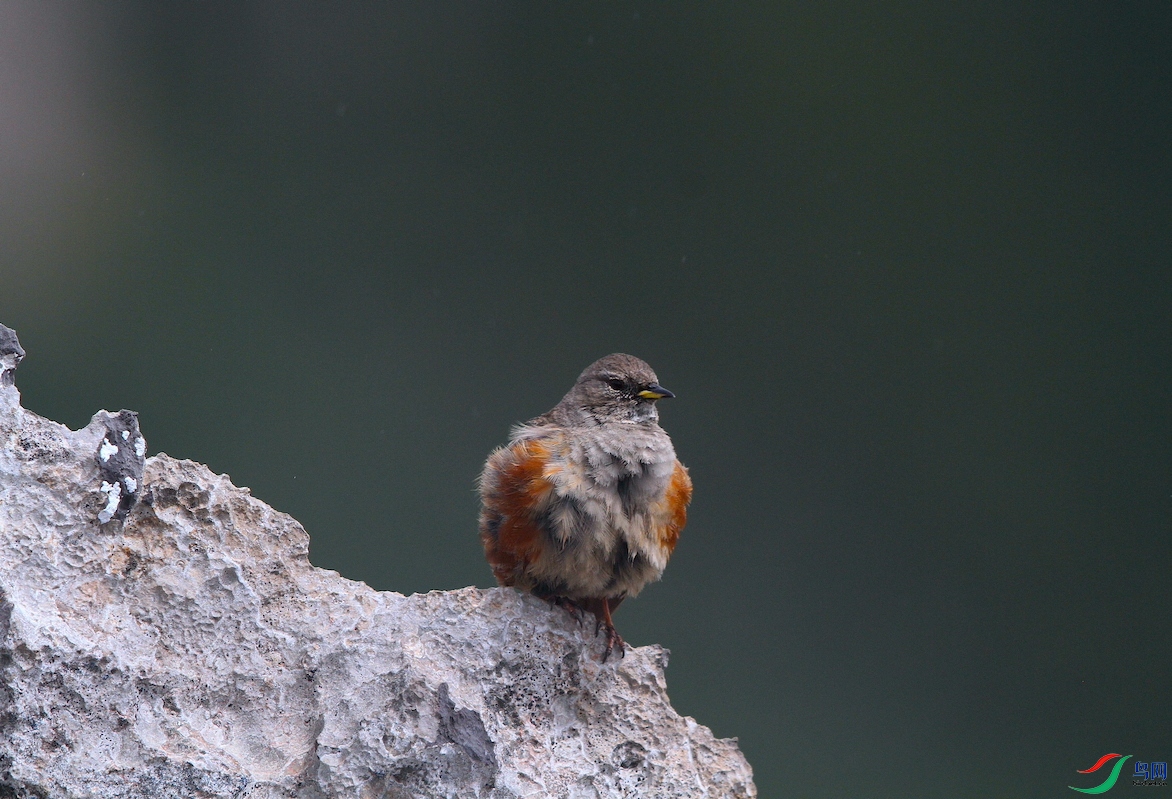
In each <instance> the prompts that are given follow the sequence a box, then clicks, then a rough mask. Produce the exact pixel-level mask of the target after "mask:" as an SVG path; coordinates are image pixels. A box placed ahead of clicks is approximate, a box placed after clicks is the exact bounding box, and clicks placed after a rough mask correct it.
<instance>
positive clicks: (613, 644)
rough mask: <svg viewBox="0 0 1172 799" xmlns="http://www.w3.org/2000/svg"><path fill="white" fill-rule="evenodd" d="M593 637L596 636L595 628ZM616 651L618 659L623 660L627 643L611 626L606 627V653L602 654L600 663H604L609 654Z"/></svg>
mask: <svg viewBox="0 0 1172 799" xmlns="http://www.w3.org/2000/svg"><path fill="white" fill-rule="evenodd" d="M594 633H595V635H597V634H598V630H597V628H596V629H595V630H594ZM616 649H617V650H618V652H619V657H620V658H625V657H626V656H627V643H626V641H624V640H623V637H622V636H621V635H619V631H618V630H616V629H615V628H614V626H613V625H610V624H608V625H606V651H605V652H603V653H602V662H603V663H605V662H606V661H607V659H608V658H609V657H610V653H611V652H613V651H614V650H616Z"/></svg>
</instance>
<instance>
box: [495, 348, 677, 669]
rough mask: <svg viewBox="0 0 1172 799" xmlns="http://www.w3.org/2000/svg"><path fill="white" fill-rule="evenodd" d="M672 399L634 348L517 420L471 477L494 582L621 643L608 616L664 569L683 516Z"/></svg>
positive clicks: (621, 648) (592, 368) (620, 646)
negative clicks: (661, 406)
mask: <svg viewBox="0 0 1172 799" xmlns="http://www.w3.org/2000/svg"><path fill="white" fill-rule="evenodd" d="M672 397H675V394H673V393H672V392H671V391H668V390H667V389H666V388H664V387H663V386H661V385H660V384H659V379H658V378H657V377H656V376H655V372H654V371H652V369H651V367H650V366H649V365H648V364H647V363H646V362H644V361H642V360H640V359H639V358H636V357H635V356H633V355H626V354H624V353H614V354H612V355H607V356H605V357H603V358H599V359H598V360H597V361H595V362H594V363H592V364H590V365H589V366H587V367H586V369H585V370H583V372H582V373H581V375H579V376H578V379H577V380H576V381H575V383H574V385H573V387H572V388H571V389H570V390H569V392H567V393H566V395H565V396H564V397H563V398H562V399H561V401H560V402H558V404H557V405H555V406H554V407H553V409H551V410H550V411H548V412H547V413H543V414H542V415H540V416H538V417H536V418H534V419H531V420H529V421H528V422H525V423H523V424H518V425H515V426H514V427H513V429H512V431H511V434H510V437H509V442H508V443H507V444H506V445H504V446H502V447H499V448H497V449H495V450H493V452H492V453H491V454H490V455H489V456H488V460H487V461H486V462H485V465H484V470H483V472H482V473H481V475H480V478H479V480H478V486H479V492H480V499H481V509H480V516H479V531H480V540H481V542H482V543H483V544H484V553H485V557H486V559H487V560H488V563H489V566H491V567H492V572H493V575H494V576H495V577H496V579H497V582H498V583H499V584H500V585H503V586H512V587H513V588H516V589H519V590H521V591H524V592H528V593H530V594H532V595H534V596H536V597H539V598H541V599H544V600H546V601H548V602H551V603H552V604H555V605H559V606H561V607H563V608H565V609H566V610H567V611H568V612H569V613H570V614H571V615H572V616H573V617H574V618H575V619H577V620H578V622H579V623H581V622H582V618H583V612H584V611H585V612H589V613H591V614H593V615H594V617H595V628H594V634H595V635H596V636H597V635H598V632H599V629H600V628H601V629H604V630H605V632H606V649H605V651H604V652H603V655H602V661H603V662H606V660H607V658H609V657H610V655H611V653H612V652H613V651H615V650H616V649H617V650H618V652H619V655H620V657H623V656H625V654H626V650H625V643H624V642H623V639H622V637H621V636H620V635H619V634H618V631H617V630H616V629H615V626H614V620H613V618H612V615H611V614H613V613H614V611H615V609H616V608H617V607H618V606H619V604H621V603H622V602H623V600H625V599H627V598H629V597H634V596H636V595H637V594H638V593H639V592H640V590H642V589H643V587H644V586H646V585H647V584H648V583H651V582H654V581H656V580H658V579H659V578H660V577H662V575H663V571H664V568H665V567H666V566H667V561H668V558H669V557H671V554H672V552H673V551H674V550H675V547H676V542H677V541H678V540H679V537H680V531H681V530H683V528H684V525H685V524H686V523H687V518H688V517H687V509H688V504H689V503H690V502H691V500H692V480H691V477H689V475H688V470H687V468H686V467H685V466H684V465H683V464H682V463H680V461H679V459H678V458H677V457H676V452H675V449H674V447H673V446H672V442H671V438H669V437H668V434H667V433H666V432H665V431H664V429H663V428H662V427H660V426H659V411H658V409H657V405H656V403H657V402H658V401H659V400H662V399H669V398H672Z"/></svg>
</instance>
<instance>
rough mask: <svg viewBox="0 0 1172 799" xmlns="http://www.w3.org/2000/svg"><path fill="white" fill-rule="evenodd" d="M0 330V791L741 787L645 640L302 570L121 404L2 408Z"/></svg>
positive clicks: (268, 520)
mask: <svg viewBox="0 0 1172 799" xmlns="http://www.w3.org/2000/svg"><path fill="white" fill-rule="evenodd" d="M21 357H23V351H22V350H20V346H19V344H18V343H17V341H16V337H15V335H13V334H12V333H11V331H9V330H8V329H7V328H2V327H0V797H3V796H16V797H54V798H55V799H56V798H59V797H144V799H145V798H146V797H150V799H163V797H185V798H186V797H229V796H231V797H305V799H311V798H316V797H372V798H373V797H388V798H390V797H433V796H434V797H440V796H443V797H457V796H458V797H499V798H500V799H504V797H522V796H533V797H544V796H551V797H619V796H624V797H626V796H631V797H633V796H649V797H751V796H755V795H756V791H755V789H754V787H753V783H752V773H751V770H750V768H749V765H748V763H746V761H745V759H744V757H743V756H742V755H741V753H740V751H739V750H738V749H737V745H736V743H735V741H731V740H719V739H716V738H714V737H713V735H712V733H711V732H710V731H709V730H708V729H707V728H705V727H703V726H700V725H699V724H697V723H696V722H695V721H693V720H692V719H690V718H682V717H680V716H679V715H677V714H676V713H675V711H673V710H672V708H671V705H670V704H669V701H668V697H667V691H666V687H665V682H664V676H663V670H664V667H665V666H666V665H667V652H666V651H665V650H663V649H661V648H659V647H654V646H650V647H642V648H639V649H633V650H628V652H627V655H626V657H625V658H621V659H619V658H612V660H611V661H610V662H607V663H603V662H601V658H600V655H601V649H602V641H601V639H593V638H591V637H590V636H587V635H583V632H582V629H581V628H580V627H578V626H577V625H576V624H575V623H574V622H573V621H572V620H571V619H570V618H569V616H568V614H566V613H565V612H564V611H562V610H560V609H558V608H553V607H550V606H548V605H546V604H545V603H543V602H541V601H538V600H535V599H533V598H532V597H529V596H523V595H520V594H518V593H516V592H515V591H513V590H511V589H490V590H481V589H477V588H465V589H462V590H459V591H444V592H438V591H437V592H432V593H429V594H422V595H414V596H402V595H400V594H396V593H391V592H380V591H374V590H372V589H371V588H369V587H368V586H366V585H365V584H363V583H358V582H354V581H351V580H347V579H344V578H342V577H341V576H339V575H338V574H337V573H336V572H332V571H326V570H323V569H318V568H315V567H313V566H312V565H311V564H310V562H309V558H308V545H309V538H308V536H307V535H306V533H305V530H304V529H302V527H301V525H299V524H298V523H297V522H296V521H295V520H294V519H292V518H291V517H289V516H287V515H285V514H283V513H280V512H278V511H275V510H273V509H272V508H270V507H269V506H267V505H265V504H264V503H263V502H260V501H259V500H257V499H255V498H253V497H252V496H251V495H250V494H249V492H248V489H246V488H239V487H237V486H234V485H232V483H231V482H230V481H229V479H228V478H227V476H225V475H215V474H212V473H211V472H210V471H209V470H208V469H207V468H206V467H204V466H202V465H201V464H198V463H194V462H192V461H182V460H176V459H174V458H171V457H168V456H167V455H156V456H154V457H151V458H146V459H144V458H143V455H144V454H145V442H144V441H143V439H142V436H141V433H140V432H139V430H138V422H137V418H136V417H135V415H134V414H133V413H130V412H127V411H123V412H121V413H118V414H110V413H106V412H105V411H102V412H100V413H98V414H97V415H95V416H94V418H93V421H92V422H91V423H90V424H89V426H88V427H86V428H84V429H82V430H79V431H77V432H71V431H70V430H68V429H67V428H65V427H63V426H62V425H59V424H56V423H54V422H51V421H49V420H46V419H44V418H42V417H40V416H37V415H36V414H34V413H31V412H29V411H26V410H24V409H23V408H21V407H20V402H19V394H18V393H17V390H16V388H15V386H14V384H13V380H12V373H13V371H14V370H15V368H16V365H17V364H18V363H19V361H20V358H21Z"/></svg>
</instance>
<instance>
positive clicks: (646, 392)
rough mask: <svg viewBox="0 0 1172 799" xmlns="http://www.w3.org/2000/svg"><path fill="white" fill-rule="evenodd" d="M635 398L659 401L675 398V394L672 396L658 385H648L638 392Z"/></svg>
mask: <svg viewBox="0 0 1172 799" xmlns="http://www.w3.org/2000/svg"><path fill="white" fill-rule="evenodd" d="M635 396H636V397H638V398H639V399H645V400H659V399H671V398H672V397H674V396H675V394H672V393H671V392H670V391H668V390H667V389H666V388H664V387H663V386H661V385H659V383H652V384H651V385H649V386H648V387H647V388H645V389H643V390H642V391H640V392H639V393H638V394H636V395H635Z"/></svg>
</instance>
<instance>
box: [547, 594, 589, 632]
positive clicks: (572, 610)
mask: <svg viewBox="0 0 1172 799" xmlns="http://www.w3.org/2000/svg"><path fill="white" fill-rule="evenodd" d="M546 601H548V602H551V603H553V604H554V605H557V606H558V607H559V608H564V609H565V611H566V613H569V614H570V615H571V616H572V617H573V618H574V621H576V622H578V626H579V627H581V626H582V606H581V605H579V604H578V603H577V602H575V601H574V600H572V599H570V598H569V597H565V596H551V597H546Z"/></svg>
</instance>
